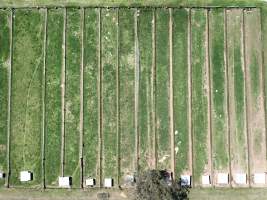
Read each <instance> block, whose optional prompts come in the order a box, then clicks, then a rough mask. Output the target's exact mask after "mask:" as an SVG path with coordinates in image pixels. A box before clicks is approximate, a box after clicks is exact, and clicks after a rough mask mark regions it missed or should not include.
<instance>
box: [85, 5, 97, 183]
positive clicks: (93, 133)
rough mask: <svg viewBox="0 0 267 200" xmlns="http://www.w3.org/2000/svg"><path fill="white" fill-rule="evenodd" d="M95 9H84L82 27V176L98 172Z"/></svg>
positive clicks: (93, 175) (93, 174)
mask: <svg viewBox="0 0 267 200" xmlns="http://www.w3.org/2000/svg"><path fill="white" fill-rule="evenodd" d="M97 20H98V18H97V10H96V9H86V10H85V27H84V33H85V34H84V48H85V52H84V118H83V120H84V155H83V156H84V163H85V165H84V176H85V177H89V176H90V177H93V178H96V179H97V184H99V179H98V174H99V169H98V123H99V121H98V115H99V113H98V96H97V89H98V85H97V81H98V78H97V74H98V68H97V63H98V60H97V51H98V45H97V43H98V39H97V35H98V30H97Z"/></svg>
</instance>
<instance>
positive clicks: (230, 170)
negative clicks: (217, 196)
mask: <svg viewBox="0 0 267 200" xmlns="http://www.w3.org/2000/svg"><path fill="white" fill-rule="evenodd" d="M227 22H228V17H227V10H226V9H224V62H225V73H226V75H225V77H226V96H227V97H226V98H227V106H226V107H227V133H228V135H227V137H228V138H227V139H228V159H229V161H228V163H229V164H228V167H229V177H230V187H232V181H231V178H232V160H231V155H232V153H231V132H230V121H231V114H230V95H229V90H230V85H229V77H228V76H229V71H228V70H229V63H228V40H227V38H228V23H227Z"/></svg>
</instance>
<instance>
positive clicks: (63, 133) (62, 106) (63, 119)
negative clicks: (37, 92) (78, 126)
mask: <svg viewBox="0 0 267 200" xmlns="http://www.w3.org/2000/svg"><path fill="white" fill-rule="evenodd" d="M66 26H67V9H66V8H65V9H64V25H63V64H62V69H61V70H62V71H61V176H64V165H65V112H66V108H65V86H66V83H65V82H66Z"/></svg>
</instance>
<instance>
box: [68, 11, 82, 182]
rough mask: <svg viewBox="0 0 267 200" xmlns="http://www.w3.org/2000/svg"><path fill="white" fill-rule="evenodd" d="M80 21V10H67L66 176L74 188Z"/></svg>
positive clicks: (77, 171)
mask: <svg viewBox="0 0 267 200" xmlns="http://www.w3.org/2000/svg"><path fill="white" fill-rule="evenodd" d="M80 19H81V12H80V10H77V9H67V24H66V26H67V27H66V90H65V91H66V95H65V110H66V112H65V163H64V175H65V176H71V177H72V180H73V182H72V183H73V186H74V187H78V186H79V183H80V161H79V138H80V137H79V134H80V132H79V127H80V126H79V123H80V65H81V64H80V60H81V54H80V50H81V30H80Z"/></svg>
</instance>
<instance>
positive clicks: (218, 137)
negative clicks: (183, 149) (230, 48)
mask: <svg viewBox="0 0 267 200" xmlns="http://www.w3.org/2000/svg"><path fill="white" fill-rule="evenodd" d="M223 30H224V10H223V9H220V10H212V11H211V12H210V54H211V56H210V59H211V60H210V65H211V67H210V68H211V98H212V99H211V100H212V113H211V114H212V147H213V148H212V149H213V152H212V153H213V157H214V161H213V166H214V169H215V170H219V171H220V170H226V171H227V169H228V161H229V158H228V151H227V149H228V142H227V131H228V130H227V107H226V106H227V99H226V81H225V77H226V76H225V73H226V69H225V63H224V31H223Z"/></svg>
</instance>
